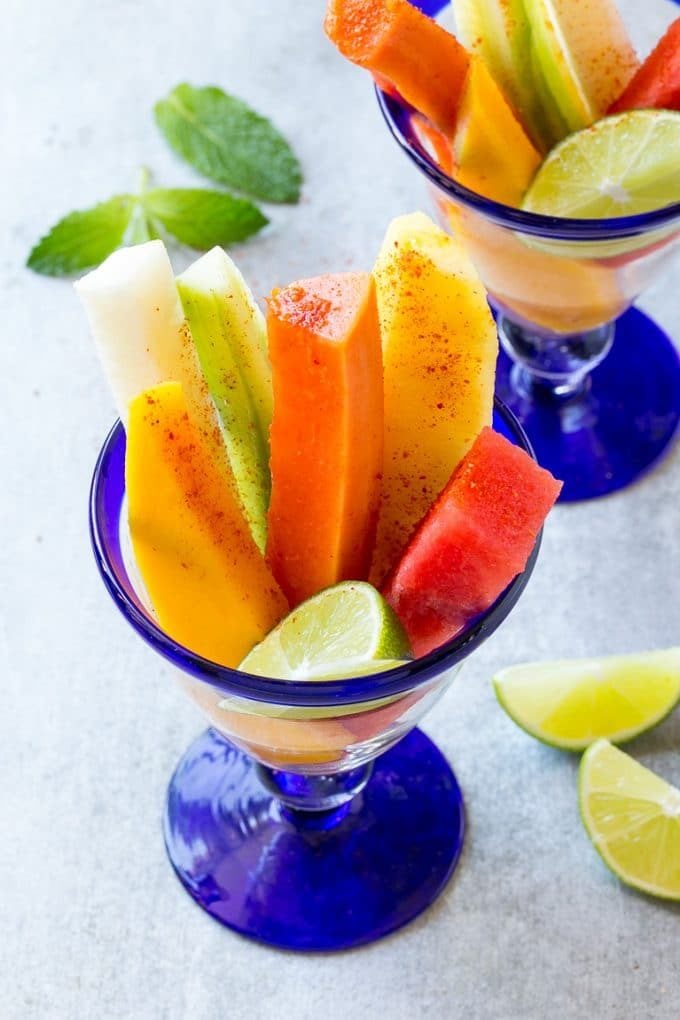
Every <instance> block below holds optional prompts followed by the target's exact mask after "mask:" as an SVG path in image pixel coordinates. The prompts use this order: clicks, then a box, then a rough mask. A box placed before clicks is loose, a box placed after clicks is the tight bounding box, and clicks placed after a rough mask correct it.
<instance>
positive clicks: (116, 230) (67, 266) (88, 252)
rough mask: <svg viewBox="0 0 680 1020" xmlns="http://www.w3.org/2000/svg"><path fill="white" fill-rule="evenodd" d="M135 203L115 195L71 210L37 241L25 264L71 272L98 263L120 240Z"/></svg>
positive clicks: (59, 272)
mask: <svg viewBox="0 0 680 1020" xmlns="http://www.w3.org/2000/svg"><path fill="white" fill-rule="evenodd" d="M134 204H135V200H134V198H133V197H132V196H131V195H118V196H117V197H116V198H111V199H109V201H108V202H102V203H101V205H95V206H94V208H92V209H85V210H83V211H82V212H73V213H70V214H69V215H68V216H65V217H64V218H63V220H59V222H58V223H57V225H56V226H54V227H52V229H51V230H50V232H49V234H46V235H45V237H43V238H42V239H41V240H40V241H38V243H37V244H36V246H35V247H34V248H33V250H32V252H31V254H30V255H29V256H28V261H27V263H26V265H27V266H28V267H29V269H33V270H34V271H35V272H36V273H43V274H44V275H45V276H70V275H71V274H72V273H78V272H80V271H81V270H83V269H89V268H90V267H91V266H97V265H99V263H100V262H102V261H103V260H104V259H105V258H106V256H107V255H110V254H111V252H112V251H115V249H116V248H119V247H120V246H121V244H123V241H124V238H125V232H126V230H127V229H128V226H129V225H130V221H131V218H132V212H133V208H134Z"/></svg>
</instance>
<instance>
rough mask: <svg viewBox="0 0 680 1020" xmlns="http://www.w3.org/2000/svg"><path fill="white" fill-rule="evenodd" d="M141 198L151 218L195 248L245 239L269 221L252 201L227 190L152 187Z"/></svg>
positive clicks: (212, 246) (205, 247)
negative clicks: (236, 196)
mask: <svg viewBox="0 0 680 1020" xmlns="http://www.w3.org/2000/svg"><path fill="white" fill-rule="evenodd" d="M141 201H142V202H143V204H144V210H145V212H146V215H147V217H148V218H149V219H151V220H152V221H153V220H159V221H160V223H161V224H162V225H163V226H164V227H165V229H166V230H167V231H168V232H169V233H171V234H172V235H173V236H174V237H176V238H177V240H178V241H181V242H182V243H183V244H188V245H189V246H190V247H192V248H199V249H207V248H214V246H215V245H216V244H219V245H229V244H233V243H234V242H235V241H244V240H245V239H246V238H247V237H250V236H251V234H256V233H257V231H258V230H261V229H262V227H264V226H265V224H267V223H268V222H269V221H268V219H267V217H266V216H263V214H262V213H261V212H260V210H259V209H258V207H257V206H256V205H253V203H252V202H248V201H247V200H246V199H244V198H234V196H233V195H229V194H227V193H226V192H224V191H211V190H209V189H204V188H153V189H152V190H150V191H146V192H144V194H143V195H142V197H141Z"/></svg>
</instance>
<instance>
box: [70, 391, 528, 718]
mask: <svg viewBox="0 0 680 1020" xmlns="http://www.w3.org/2000/svg"><path fill="white" fill-rule="evenodd" d="M494 412H495V414H496V415H498V417H499V418H500V419H501V421H502V422H503V425H504V427H505V428H506V429H507V430H508V433H509V434H510V436H512V438H513V441H515V442H516V445H518V446H519V447H521V448H522V449H523V450H525V451H526V452H527V453H528V454H529V455H530V456H531V457H532V458H533V459H534V460H535V459H536V456H535V454H534V451H533V448H532V446H531V443H530V442H529V439H528V437H527V435H526V433H525V431H524V429H523V428H522V426H521V425H520V423H519V422H518V421H517V419H516V418H515V416H514V415H513V414H512V412H511V411H510V410H509V409H508V408H507V407H506V406H505V405H504V404H503V403H502V402H501V401H500V400H498V398H495V399H494ZM124 442H125V432H124V429H123V426H122V424H121V422H120V420H117V421H116V422H115V424H114V425H113V427H112V429H111V431H110V432H109V434H108V436H107V438H106V440H105V441H104V445H103V446H102V449H101V451H100V453H99V457H98V458H97V463H96V465H95V469H94V474H93V476H92V483H91V486H90V498H89V529H90V540H91V543H92V549H93V552H94V556H95V560H96V563H97V566H98V568H99V573H100V574H101V577H102V580H103V581H104V584H105V586H106V588H107V590H108V592H109V594H110V596H111V598H112V599H113V601H114V602H115V604H116V606H117V607H118V609H119V610H120V612H121V613H122V615H123V616H124V617H125V619H126V620H127V621H128V623H129V624H130V625H131V626H132V627H133V628H134V629H135V630H136V631H137V633H138V634H139V635H140V636H141V637H142V638H143V639H144V640H145V641H146V642H147V643H148V644H149V645H151V647H152V648H154V649H155V650H156V651H157V652H159V653H160V654H161V655H162V656H163V657H164V658H166V659H167V660H169V661H170V662H171V663H172V664H173V665H175V666H177V667H178V668H180V669H182V670H183V671H184V672H185V673H188V674H190V675H191V676H194V677H196V678H197V679H199V680H202V681H203V682H205V683H208V684H210V685H211V686H213V687H215V688H217V689H218V690H221V691H223V692H224V694H225V695H231V696H236V697H241V698H249V699H251V700H253V701H267V702H272V703H274V704H280V705H295V706H298V705H299V706H303V707H322V706H328V705H329V704H331V703H335V704H338V705H345V704H354V703H356V702H361V701H371V700H373V699H375V698H377V697H380V698H383V697H389V696H391V695H396V694H403V693H405V692H407V691H411V690H413V689H414V688H415V687H419V686H420V685H421V684H423V683H425V682H427V681H428V680H431V679H433V678H434V677H436V676H439V675H440V674H441V673H443V672H444V671H446V670H448V669H451V668H452V667H453V666H455V665H457V664H458V663H459V662H461V661H462V660H463V659H465V658H467V656H468V655H470V653H471V652H472V651H474V649H475V648H477V647H478V646H479V645H480V644H481V643H482V642H483V641H485V640H486V639H487V638H488V637H490V635H491V634H492V633H493V632H494V631H495V630H496V628H497V627H498V626H500V624H501V623H502V622H503V620H504V619H505V618H506V616H507V615H508V613H509V612H510V610H511V609H512V608H513V606H514V605H515V603H516V602H517V600H518V599H519V597H520V595H521V594H522V592H523V591H524V588H525V587H526V584H527V582H528V580H529V577H530V576H531V573H532V571H533V568H534V565H535V563H536V558H537V556H538V550H539V547H540V544H541V537H542V531H541V533H540V534H539V536H538V538H537V540H536V544H535V546H534V549H533V551H532V553H531V556H530V557H529V560H528V562H527V565H526V567H525V569H524V570H523V571H522V573H521V574H518V575H517V577H516V578H515V579H514V580H513V581H511V583H510V584H509V585H508V587H507V588H506V589H505V591H504V592H503V593H502V594H501V595H500V596H499V597H498V599H496V601H495V602H494V604H493V605H492V606H491V607H490V608H489V609H488V610H486V612H484V613H481V614H480V615H479V616H478V617H476V618H475V619H473V620H472V621H471V622H470V624H469V626H468V627H466V628H465V630H463V631H461V633H460V634H458V635H457V636H456V637H455V638H453V639H452V640H451V641H448V642H446V643H445V644H443V645H442V646H441V647H440V648H437V649H435V650H434V651H432V652H430V653H429V654H428V655H424V656H422V657H420V658H418V659H414V660H412V661H410V662H407V663H405V664H404V665H403V666H399V667H397V668H395V669H391V670H385V671H384V672H382V673H375V674H372V675H369V676H362V677H351V678H346V679H343V680H324V681H323V682H319V683H310V682H309V681H299V680H281V679H275V678H269V677H261V676H255V675H254V674H252V673H244V672H241V671H240V670H238V669H231V668H229V667H227V666H221V665H219V664H218V663H215V662H211V661H210V660H209V659H205V658H203V657H202V656H201V655H198V654H196V653H195V652H192V651H191V650H190V649H188V648H185V647H184V646H183V645H181V644H178V643H177V642H176V641H173V639H172V638H171V637H170V636H169V635H168V634H166V633H165V631H163V630H162V629H161V627H159V626H158V624H157V623H156V622H155V621H154V620H152V619H151V618H150V617H149V616H148V615H147V613H146V612H145V611H144V610H143V608H142V607H141V604H140V603H137V602H136V601H135V600H133V599H132V598H131V597H130V594H129V592H128V591H127V590H126V586H125V585H124V583H123V582H122V581H121V579H120V577H119V574H118V570H117V568H116V564H115V559H116V558H120V555H121V554H120V546H119V540H118V538H117V537H116V536H118V535H119V528H120V509H121V506H122V502H123V496H124V480H123V478H122V473H123V463H124V462H123V457H122V455H121V450H122V449H123V448H124ZM112 472H113V473H115V472H118V475H119V476H120V479H121V487H120V498H119V499H118V500H117V508H115V509H116V520H115V521H113V520H112V519H111V505H110V502H109V500H110V492H108V490H107V485H108V479H109V476H110V475H111V474H112ZM123 570H124V568H123ZM128 580H129V579H128Z"/></svg>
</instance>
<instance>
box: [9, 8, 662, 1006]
mask: <svg viewBox="0 0 680 1020" xmlns="http://www.w3.org/2000/svg"><path fill="white" fill-rule="evenodd" d="M636 6H637V0H635V3H633V0H631V2H630V3H628V5H627V7H628V9H630V10H633V8H634V7H636ZM322 8H323V3H322V2H321V0H313V2H310V0H307V2H304V3H303V2H293V0H277V2H276V3H274V2H270V3H266V2H265V3H252V4H242V3H238V2H236V0H224V2H222V3H215V2H210V3H209V2H207V0H194V2H193V3H191V4H185V3H180V2H178V0H165V2H163V3H161V2H159V0H146V2H143V0H115V2H113V0H99V2H98V3H96V4H92V3H86V2H84V0H60V2H59V3H56V2H48V0H32V2H30V3H26V2H22V0H4V3H3V5H2V13H3V30H2V34H1V35H0V112H1V117H2V134H1V137H2V155H1V157H0V158H1V161H2V188H1V189H0V225H1V230H0V250H1V253H0V266H1V277H0V294H1V302H0V308H1V309H2V341H1V342H0V387H1V394H2V395H1V398H0V409H1V411H0V413H1V416H2V419H1V420H2V429H1V431H0V458H1V459H0V478H1V479H2V487H1V491H2V496H1V498H0V515H1V517H0V519H1V521H2V534H3V535H4V536H5V538H4V541H3V543H2V545H0V603H1V618H0V685H1V686H0V691H1V698H2V707H1V709H0V1016H1V1017H2V1018H3V1020H5V1018H6V1020H24V1018H41V1020H42V1018H52V1017H56V1018H83V1020H89V1018H97V1020H109V1018H128V1017H129V1018H141V1020H147V1018H148V1020H161V1018H162V1020H183V1018H191V1020H213V1018H215V1020H217V1018H230V1020H242V1018H243V1020H288V1018H291V1020H292V1018H295V1020H316V1018H321V1017H323V1018H324V1020H340V1018H345V1017H367V1018H370V1017H374V1016H385V1017H388V1016H391V1017H395V1018H402V1017H428V1018H433V1020H448V1018H458V1017H461V1018H463V1017H464V1018H467V1020H477V1018H479V1020H490V1018H494V1020H496V1018H498V1020H543V1018H553V1017H555V1018H564V1020H570V1018H577V1017H591V1018H598V1020H599V1018H602V1020H604V1018H631V1020H632V1018H658V1020H670V1018H671V1017H676V1016H677V1015H678V1010H679V1008H680V976H679V975H680V971H679V969H678V960H679V956H678V936H679V933H680V911H679V910H678V908H677V907H673V906H670V905H668V904H664V903H662V902H655V901H652V900H649V899H645V898H643V897H640V896H637V895H635V894H634V893H632V892H629V891H627V890H626V889H624V888H622V887H621V886H620V885H618V884H617V882H616V881H615V880H614V879H613V878H612V877H611V876H610V875H609V874H608V873H607V871H606V870H605V868H604V867H603V865H602V864H601V863H600V861H599V859H598V857H597V855H596V854H595V853H594V851H593V850H592V848H591V847H590V845H589V843H588V841H587V839H586V837H585V835H584V833H583V831H582V828H581V824H580V822H579V817H578V810H577V804H576V794H575V773H576V761H575V760H574V759H572V758H569V757H565V756H563V755H561V754H559V753H557V752H555V751H551V750H549V749H547V748H545V747H542V746H540V745H539V744H536V743H534V742H533V741H532V740H530V739H529V738H528V737H526V736H525V735H524V734H522V733H521V732H519V731H518V730H517V729H515V728H514V726H513V725H512V724H511V723H510V722H509V721H508V719H507V718H506V717H505V716H504V715H503V713H502V712H501V711H500V709H499V708H498V707H497V705H496V703H495V701H494V697H493V694H492V691H491V686H490V676H491V674H492V672H493V670H494V669H496V668H497V667H500V666H502V665H505V664H509V663H512V662H517V661H521V660H523V659H526V658H539V657H555V656H562V655H578V654H586V653H605V652H612V651H616V650H621V651H625V650H633V649H641V648H652V647H658V646H663V645H668V644H672V643H677V642H678V640H679V634H678V615H679V614H678V605H679V602H680V581H679V578H680V549H679V539H678V504H679V502H680V445H677V446H676V448H675V450H674V453H673V454H672V455H671V456H670V457H669V458H668V459H667V460H666V461H665V463H664V464H663V466H662V467H660V468H659V469H658V470H656V471H655V472H654V473H653V474H652V475H650V476H649V477H647V478H646V479H645V480H644V481H643V482H642V483H640V484H638V485H636V486H634V487H633V488H631V489H630V490H629V491H627V492H625V493H624V494H621V495H617V496H615V497H612V498H609V499H606V500H603V501H601V502H597V503H592V504H590V505H587V506H574V507H562V508H559V509H558V510H557V511H556V512H555V514H554V515H553V517H552V519H551V520H550V523H549V526H548V528H547V532H546V537H545V543H544V547H543V552H542V555H541V558H540V563H539V566H538V568H537V570H536V573H535V576H534V578H533V580H532V582H531V585H530V586H529V588H528V590H527V592H526V594H525V596H524V598H523V599H522V602H521V604H520V605H519V607H518V608H517V610H516V611H515V612H514V614H513V615H512V617H511V618H510V619H509V620H508V622H507V624H506V625H505V626H504V627H503V629H502V630H501V631H500V632H499V633H498V634H497V635H496V636H495V637H494V638H493V639H492V640H491V641H489V643H488V644H487V645H486V646H485V647H484V648H483V649H482V650H481V651H480V652H479V654H477V655H476V656H475V657H474V658H473V660H472V661H471V662H470V663H469V665H468V666H467V668H466V670H465V671H464V673H463V675H462V677H461V678H460V680H459V681H458V682H457V683H456V684H455V686H454V687H453V688H452V690H451V691H450V693H449V694H448V695H447V697H446V698H445V699H444V700H443V702H442V703H440V704H439V705H438V706H437V708H436V709H435V710H434V711H433V712H432V714H431V716H430V717H429V718H428V719H427V721H426V725H425V728H426V730H427V732H428V733H429V734H430V735H431V736H432V737H434V738H435V739H436V740H437V741H438V743H439V745H440V747H441V748H442V749H443V751H444V752H445V753H446V754H447V755H448V757H449V758H450V760H451V761H452V762H453V763H454V765H455V768H456V770H457V772H458V775H459V778H460V781H461V783H462V785H463V788H464V790H465V794H466V797H467V807H468V817H469V835H468V839H467V844H466V849H465V854H464V858H463V860H462V864H461V866H460V868H459V870H458V872H457V874H456V877H455V879H454V880H453V881H452V882H451V884H450V886H449V887H448V888H447V890H446V893H445V895H443V896H442V898H441V899H440V900H439V902H438V903H437V904H436V906H435V907H434V908H433V909H431V910H430V911H429V912H428V913H427V914H426V915H425V916H423V917H422V918H421V919H420V920H418V921H417V922H416V923H414V924H413V925H412V926H411V927H409V928H408V929H406V930H404V931H403V932H401V933H400V934H398V935H396V936H394V937H392V938H389V939H387V940H385V941H384V942H382V943H380V944H378V945H375V946H373V947H370V948H365V949H362V950H360V951H356V952H352V953H347V954H343V955H340V956H336V957H328V956H325V957H324V956H316V957H300V956H295V955H289V954H284V953H280V952H273V951H268V950H267V949H264V948H261V947H259V946H256V945H253V944H251V943H249V942H247V941H244V940H243V939H241V938H239V937H237V936H235V935H232V934H231V933H230V932H228V931H227V930H225V929H222V928H220V927H219V926H218V925H216V924H215V923H213V922H212V921H211V920H210V919H209V918H207V917H206V916H204V915H203V914H202V913H201V912H200V911H199V910H198V909H197V908H196V907H195V906H194V905H193V903H192V902H191V901H190V900H189V898H188V897H187V896H186V894H185V893H184V891H183V890H182V889H181V888H180V886H179V884H178V883H177V882H176V880H175V878H174V876H173V875H172V873H171V870H170V868H169V866H168V863H167V861H166V858H165V854H164V850H163V845H162V841H161V835H160V829H159V818H160V811H161V805H162V802H163V795H164V790H165V785H166V782H167V780H168V776H169V773H170V771H171V769H172V767H173V765H174V763H175V761H176V760H177V758H178V757H179V755H180V754H181V753H182V751H183V750H184V748H185V746H186V745H187V744H188V742H189V741H190V740H191V738H192V737H193V736H194V735H195V734H196V733H197V732H198V731H199V730H200V728H201V725H202V723H201V720H200V718H199V716H198V715H197V714H196V712H195V710H194V709H193V708H192V706H191V705H190V704H189V703H188V702H187V701H186V700H184V699H183V696H182V695H181V694H180V692H179V690H177V689H176V688H175V686H174V684H173V683H172V682H171V679H170V676H169V672H168V669H167V668H166V667H165V666H164V665H163V664H162V663H161V662H160V661H159V660H158V659H157V658H156V657H155V656H154V655H153V654H152V653H151V651H149V650H148V649H147V648H146V647H144V646H143V644H142V643H141V642H140V641H139V640H138V639H137V638H136V637H135V635H134V634H133V633H132V632H131V631H130V630H129V629H128V628H127V627H126V625H125V623H124V622H123V621H122V619H121V618H120V617H119V616H118V614H117V613H116V612H115V610H114V608H113V606H112V604H111V603H110V601H109V598H108V596H107V595H106V593H105V591H104V589H103V587H102V585H101V583H100V581H99V578H98V576H97V574H96V571H95V567H94V563H93V561H92V557H91V554H90V550H89V546H88V539H87V530H86V497H87V487H88V483H89V480H90V475H91V471H92V467H93V463H94V459H95V456H96V454H97V451H98V448H99V446H100V443H101V441H102V439H103V437H104V435H105V433H106V431H107V429H108V427H109V425H110V422H111V420H112V402H111V399H110V397H109V394H108V392H107V388H106V383H105V381H104V379H103V378H102V376H101V374H100V371H99V367H98V364H97V362H96V359H95V355H94V352H93V350H92V348H91V346H90V343H89V341H88V337H87V331H86V326H85V321H84V317H83V315H82V313H81V310H80V308H79V306H78V305H77V302H76V299H75V296H74V294H73V293H72V290H71V288H70V286H69V285H68V283H64V282H58V281H52V280H47V279H42V278H40V277H37V276H33V275H31V274H30V273H28V272H27V271H26V270H24V269H23V268H22V264H23V261H24V259H25V257H26V255H27V253H28V250H29V248H30V246H31V244H32V243H33V242H34V241H35V239H36V238H37V237H38V236H39V235H40V233H41V232H42V231H43V229H44V228H46V227H47V226H48V225H49V224H51V223H52V222H53V221H54V220H55V219H56V218H58V217H59V216H60V215H62V214H63V213H66V212H67V211H69V210H71V209H73V208H78V207H83V206H87V205H88V204H90V203H93V202H94V201H96V200H100V199H104V198H106V197H108V196H109V195H110V194H112V193H113V192H115V191H118V190H123V189H125V188H126V187H128V186H129V185H130V184H131V182H132V181H133V180H134V178H135V174H136V170H137V167H138V166H139V164H140V163H142V162H144V163H147V164H148V165H149V166H150V167H151V168H152V169H153V171H154V173H155V175H156V178H157V180H158V181H159V182H160V183H163V184H167V185H172V184H181V183H190V182H193V181H194V180H195V178H194V176H193V175H192V173H191V172H190V171H189V170H188V169H187V168H185V167H183V166H182V165H180V164H179V163H178V162H177V160H176V159H175V158H174V157H173V155H172V154H171V153H170V152H169V151H168V150H167V149H166V147H165V145H164V143H163V142H162V140H161V138H160V137H159V135H158V133H157V132H156V130H155V128H154V125H153V122H152V119H151V114H150V111H151V107H152V104H153V102H154V100H156V99H157V98H158V97H160V96H161V95H163V94H164V93H165V92H166V90H167V89H168V88H170V87H171V86H173V85H174V84H176V83H177V82H178V81H181V80H189V81H191V82H194V83H197V84H203V83H209V82H216V83H219V84H221V85H223V86H225V87H227V88H229V89H231V90H233V91H234V92H235V93H237V94H239V95H242V96H243V97H245V98H247V99H248V100H249V101H250V102H251V103H252V104H253V105H255V106H256V107H257V108H259V109H261V110H263V111H264V112H266V113H269V114H271V115H273V116H274V117H275V119H276V121H277V123H278V124H279V125H280V127H281V128H282V129H283V130H284V131H285V132H286V133H287V134H288V136H289V137H290V138H291V139H292V140H293V141H294V143H295V147H296V149H297V151H298V153H299V155H300V157H301V159H302V162H303V165H304V168H305V176H306V183H305V189H304V198H303V201H302V203H301V205H300V206H299V208H291V209H277V210H274V211H273V214H272V220H273V225H272V227H271V229H270V230H269V233H268V234H267V235H266V236H264V237H262V238H261V239H259V240H256V241H254V242H253V243H251V244H249V245H247V246H243V247H242V248H240V249H239V250H237V251H236V253H235V254H236V257H237V259H238V261H239V262H240V264H241V266H242V267H243V269H244V271H245V273H246V275H247V276H248V278H249V279H250V281H251V283H252V285H253V286H254V288H255V290H256V292H257V293H258V294H260V295H262V294H265V293H266V292H267V291H268V290H269V288H270V287H271V286H272V285H274V284H276V283H280V282H286V281H288V280H291V279H293V278H295V277H297V276H301V275H305V274H313V273H317V272H319V271H323V270H330V269H332V268H336V269H346V268H350V267H366V268H367V267H368V266H370V264H371V261H372V258H373V255H374V253H375V251H376V249H377V246H378V244H379V242H380V239H381V235H382V232H383V230H384V227H385V225H386V223H387V221H388V220H389V218H390V217H391V216H393V215H395V214H398V213H400V212H403V211H406V210H409V209H413V208H416V207H418V206H420V205H422V204H423V202H424V199H423V196H422V192H421V186H420V182H419V181H418V179H417V178H416V177H415V176H414V175H413V174H412V173H411V171H410V169H409V168H408V167H407V166H406V165H405V163H404V162H403V161H402V159H401V158H400V157H399V155H398V153H397V152H396V150H395V148H394V147H393V144H392V143H391V141H390V140H389V139H388V137H387V136H386V133H385V131H384V130H383V127H382V124H381V121H380V118H379V115H378V112H377V110H376V108H375V105H374V103H373V101H372V97H371V93H370V88H369V85H368V82H367V80H366V79H365V78H364V77H363V76H362V75H361V74H359V73H358V72H355V71H354V70H353V69H351V68H350V67H349V66H346V65H345V64H344V63H343V62H342V61H341V60H340V59H339V58H338V57H337V56H336V55H335V54H334V53H333V51H332V50H331V48H330V46H329V45H328V44H327V43H326V42H325V40H324V38H323V36H322V34H321V31H320V18H321V12H322ZM647 9H648V8H647V5H646V6H645V10H647ZM665 17H666V20H668V14H666V16H665ZM653 28H654V25H653V23H652V21H651V16H650V18H647V17H646V18H645V24H644V27H643V31H644V32H645V33H647V36H648V37H649V38H652V37H653V35H654V31H653ZM182 259H183V257H181V256H180V258H179V259H178V266H179V265H181V264H182ZM679 282H680V280H679V278H678V275H677V271H676V274H675V276H669V277H667V278H666V279H663V280H659V282H658V285H657V286H655V287H654V288H653V290H652V291H650V292H649V293H648V294H647V295H646V297H645V299H644V302H643V304H644V306H645V307H646V308H647V309H649V310H651V311H652V312H653V313H654V315H655V316H656V318H657V319H658V320H659V321H660V322H661V323H662V324H663V325H664V326H665V327H666V328H667V329H668V330H669V331H670V332H672V333H673V334H674V335H675V337H676V338H678V339H680V316H679V315H678V311H677V308H678V305H677V287H678V283H679ZM679 746H680V715H678V714H676V716H675V717H674V718H671V719H670V720H668V721H667V722H666V723H664V724H663V725H662V726H661V727H659V729H658V730H657V731H656V732H655V733H653V734H651V735H650V736H648V737H646V738H644V739H640V740H638V741H637V742H636V743H635V744H634V745H633V747H632V751H633V753H634V754H636V755H637V756H639V757H640V758H641V760H643V761H645V762H647V763H649V764H651V765H652V766H653V767H656V768H658V769H659V770H660V771H662V772H663V773H664V774H665V775H666V776H668V777H669V778H673V779H675V781H676V782H677V781H680V755H679V754H678V748H679Z"/></svg>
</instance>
